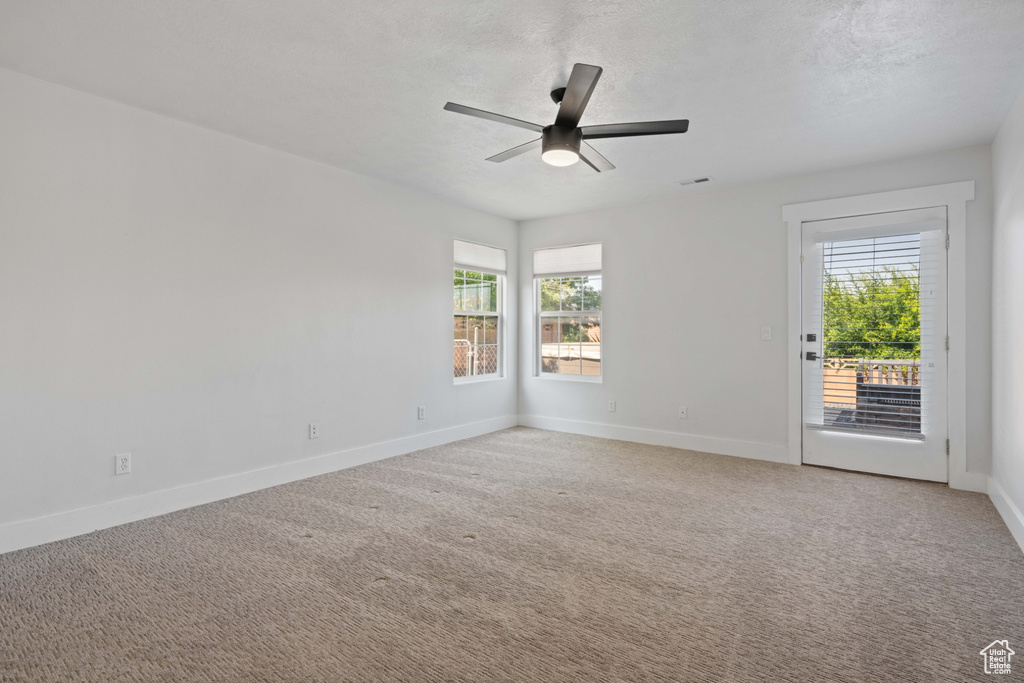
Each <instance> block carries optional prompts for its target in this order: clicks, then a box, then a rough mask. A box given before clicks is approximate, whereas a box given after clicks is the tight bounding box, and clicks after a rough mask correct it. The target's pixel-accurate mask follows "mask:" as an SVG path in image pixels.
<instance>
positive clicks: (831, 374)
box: [807, 231, 945, 438]
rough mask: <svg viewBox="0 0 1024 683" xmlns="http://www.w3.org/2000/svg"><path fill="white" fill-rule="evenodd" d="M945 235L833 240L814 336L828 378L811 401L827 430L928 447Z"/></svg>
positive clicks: (820, 252)
mask: <svg viewBox="0 0 1024 683" xmlns="http://www.w3.org/2000/svg"><path fill="white" fill-rule="evenodd" d="M862 234H863V233H862ZM942 235H943V233H942V232H940V231H927V232H915V233H908V234H904V235H880V236H877V237H875V236H868V237H861V238H857V239H836V237H841V236H842V235H830V236H827V239H831V240H833V241H828V242H822V243H820V244H818V245H817V247H816V254H815V256H816V258H817V259H819V261H818V263H819V265H820V268H821V270H820V273H821V287H820V290H818V292H817V294H816V297H818V301H816V302H815V304H816V305H815V306H814V310H815V312H816V313H817V319H815V320H812V321H811V324H812V327H811V328H810V329H812V330H813V329H817V330H820V334H821V342H822V345H821V350H822V353H821V361H822V364H821V367H822V371H821V376H820V383H818V382H817V381H815V382H814V384H815V385H817V386H815V390H814V391H812V392H811V394H812V395H811V396H809V397H807V399H808V400H809V401H811V408H812V411H811V412H812V413H813V414H817V415H818V416H820V419H821V422H820V424H818V425H817V426H818V427H820V428H825V429H837V430H852V431H857V432H861V433H875V434H882V435H889V436H900V437H905V438H921V435H922V420H926V419H927V416H926V415H925V409H926V407H927V406H926V405H925V404H923V403H922V389H923V388H924V387H926V386H927V385H928V383H929V382H930V381H931V375H932V372H931V370H930V368H931V367H933V363H932V360H933V358H934V354H935V353H936V352H937V349H936V348H935V344H934V341H933V340H934V339H935V334H934V330H933V329H932V326H933V325H934V321H933V317H934V316H933V310H932V302H933V301H934V299H935V297H934V293H935V292H934V287H935V284H934V283H935V281H936V277H935V276H936V271H937V269H938V268H939V267H940V266H944V262H943V261H942V260H941V259H942V258H943V257H944V253H945V252H944V248H943V244H942ZM808 426H812V425H810V424H809V425H808Z"/></svg>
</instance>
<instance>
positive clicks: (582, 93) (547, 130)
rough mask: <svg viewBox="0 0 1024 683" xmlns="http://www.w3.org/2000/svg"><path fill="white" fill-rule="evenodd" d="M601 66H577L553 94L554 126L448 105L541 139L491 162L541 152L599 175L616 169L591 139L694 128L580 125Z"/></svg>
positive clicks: (684, 123)
mask: <svg viewBox="0 0 1024 683" xmlns="http://www.w3.org/2000/svg"><path fill="white" fill-rule="evenodd" d="M601 71H602V69H601V67H599V66H591V65H589V64H576V65H574V66H573V67H572V73H571V74H569V83H568V84H567V85H566V86H565V87H564V88H556V89H555V90H552V91H551V99H552V100H554V102H555V104H557V105H558V116H556V117H555V123H554V125H551V126H541V125H539V124H536V123H530V122H529V121H520V120H519V119H514V118H512V117H509V116H502V115H501V114H494V113H492V112H489V111H484V110H483V109H474V108H473V107H467V106H465V105H462V104H455V103H454V102H449V103H448V104H446V105H444V108H445V109H446V110H447V111H453V112H455V113H457V114H466V115H467V116H475V117H477V118H480V119H487V120H488V121H495V122H497V123H504V124H506V125H509V126H516V127H517V128H525V129H526V130H532V131H533V132H535V133H540V137H539V138H538V139H536V140H533V141H531V142H527V143H526V144H523V145H519V146H518V147H513V148H512V149H509V150H505V151H504V152H502V153H501V154H495V155H494V156H492V157H488V158H487V161H493V162H495V163H501V162H502V161H507V160H508V159H511V158H512V157H516V156H519V155H520V154H525V153H526V152H532V151H533V150H535V149H538V148H539V149H540V150H541V155H540V158H541V159H543V160H544V161H546V162H547V163H549V164H551V165H552V166H571V165H572V164H575V163H576V162H577V161H579V160H580V159H582V160H583V162H584V163H585V164H587V166H590V168H592V169H594V170H595V171H597V172H598V173H600V172H601V171H610V170H612V169H613V168H615V166H614V165H612V162H610V161H608V160H607V159H605V158H604V157H603V156H601V155H600V154H598V152H597V150H596V149H594V148H593V147H591V146H590V145H589V144H587V140H599V139H601V138H628V137H635V136H638V135H667V134H671V133H685V132H686V130H687V128H689V126H690V121H689V120H688V119H678V120H675V121H646V122H643V123H611V124H607V125H603V126H582V127H581V126H580V125H579V123H580V118H581V117H582V116H583V110H584V109H586V107H587V103H588V102H589V101H590V96H591V95H592V94H593V92H594V86H596V85H597V79H598V78H600V77H601Z"/></svg>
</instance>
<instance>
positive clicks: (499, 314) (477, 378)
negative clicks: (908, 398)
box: [452, 264, 507, 384]
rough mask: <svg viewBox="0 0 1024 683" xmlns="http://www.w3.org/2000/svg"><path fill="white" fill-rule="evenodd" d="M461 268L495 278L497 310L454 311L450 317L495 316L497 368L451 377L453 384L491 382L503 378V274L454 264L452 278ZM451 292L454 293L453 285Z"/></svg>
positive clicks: (454, 343) (453, 345) (455, 341)
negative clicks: (485, 371) (482, 372)
mask: <svg viewBox="0 0 1024 683" xmlns="http://www.w3.org/2000/svg"><path fill="white" fill-rule="evenodd" d="M456 270H461V271H464V272H470V273H484V274H486V275H494V276H495V277H496V278H497V280H496V282H497V287H498V296H497V301H498V310H497V311H454V310H453V314H452V319H453V321H454V318H455V316H466V317H494V318H497V321H498V324H497V331H496V339H497V347H498V352H497V353H498V369H497V372H491V373H487V374H484V375H466V376H464V377H452V382H453V383H454V384H476V383H477V382H493V381H495V380H500V379H504V378H505V350H506V348H507V344H506V338H505V276H504V275H502V274H500V273H490V272H488V271H486V270H473V269H472V267H470V266H461V265H459V264H455V265H454V266H453V268H452V277H453V279H454V275H455V271H456ZM452 287H453V293H454V285H452ZM457 343H458V342H457V340H455V339H452V363H453V366H452V371H453V373H454V358H455V347H456V344H457Z"/></svg>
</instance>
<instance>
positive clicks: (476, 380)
mask: <svg viewBox="0 0 1024 683" xmlns="http://www.w3.org/2000/svg"><path fill="white" fill-rule="evenodd" d="M503 379H505V376H504V375H483V376H479V375H478V376H476V377H456V378H454V379H453V380H452V384H454V385H455V386H459V385H461V384H483V383H485V382H497V381H499V380H503Z"/></svg>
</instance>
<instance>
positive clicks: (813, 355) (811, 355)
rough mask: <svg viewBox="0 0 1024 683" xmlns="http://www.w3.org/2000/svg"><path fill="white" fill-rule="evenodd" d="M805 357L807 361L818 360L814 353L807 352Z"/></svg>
mask: <svg viewBox="0 0 1024 683" xmlns="http://www.w3.org/2000/svg"><path fill="white" fill-rule="evenodd" d="M806 357H807V360H818V354H816V353H815V352H814V351H808V352H807V356H806Z"/></svg>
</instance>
